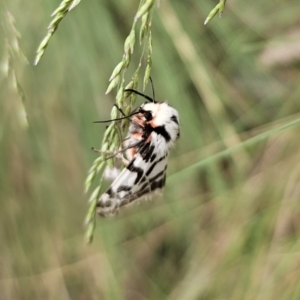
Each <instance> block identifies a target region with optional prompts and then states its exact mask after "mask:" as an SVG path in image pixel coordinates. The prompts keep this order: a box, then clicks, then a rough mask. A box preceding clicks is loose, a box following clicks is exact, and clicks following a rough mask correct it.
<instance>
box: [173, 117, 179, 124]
mask: <svg viewBox="0 0 300 300" xmlns="http://www.w3.org/2000/svg"><path fill="white" fill-rule="evenodd" d="M171 120H172V121H173V122H175V123H176V124H177V125H178V124H179V123H178V119H177V117H176V116H172V117H171Z"/></svg>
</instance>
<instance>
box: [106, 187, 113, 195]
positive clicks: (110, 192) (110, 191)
mask: <svg viewBox="0 0 300 300" xmlns="http://www.w3.org/2000/svg"><path fill="white" fill-rule="evenodd" d="M106 194H108V195H109V196H111V194H112V190H111V188H109V189H108V190H107V192H106Z"/></svg>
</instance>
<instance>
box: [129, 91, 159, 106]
mask: <svg viewBox="0 0 300 300" xmlns="http://www.w3.org/2000/svg"><path fill="white" fill-rule="evenodd" d="M124 92H132V93H135V94H137V95H140V96H142V97H144V98H145V99H147V100H148V101H151V102H153V103H155V102H156V101H155V100H154V99H152V98H151V97H149V96H147V95H145V94H143V93H140V92H138V91H136V90H133V89H126V90H124Z"/></svg>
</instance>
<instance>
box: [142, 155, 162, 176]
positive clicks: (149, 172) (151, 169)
mask: <svg viewBox="0 0 300 300" xmlns="http://www.w3.org/2000/svg"><path fill="white" fill-rule="evenodd" d="M165 158H166V155H164V156H162V157H161V158H160V159H158V160H157V161H155V162H153V163H152V165H151V166H150V168H149V169H148V171H147V172H146V176H149V175H150V174H151V172H152V171H153V169H154V168H155V166H156V165H157V164H158V163H159V162H161V161H162V160H164V159H165Z"/></svg>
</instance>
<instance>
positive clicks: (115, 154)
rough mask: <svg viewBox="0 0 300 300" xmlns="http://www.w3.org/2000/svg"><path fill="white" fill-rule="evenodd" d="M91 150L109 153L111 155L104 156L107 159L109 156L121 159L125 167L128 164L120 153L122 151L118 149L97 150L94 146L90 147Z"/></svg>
mask: <svg viewBox="0 0 300 300" xmlns="http://www.w3.org/2000/svg"><path fill="white" fill-rule="evenodd" d="M92 150H93V151H94V152H96V153H100V154H110V155H111V156H110V157H108V158H106V160H107V159H110V158H114V157H115V158H117V159H118V160H119V161H121V162H122V163H123V164H124V165H125V167H126V166H127V165H128V164H129V160H128V159H126V158H125V157H124V156H123V155H122V152H120V151H101V150H98V149H96V148H94V147H92Z"/></svg>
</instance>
